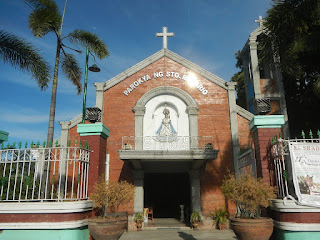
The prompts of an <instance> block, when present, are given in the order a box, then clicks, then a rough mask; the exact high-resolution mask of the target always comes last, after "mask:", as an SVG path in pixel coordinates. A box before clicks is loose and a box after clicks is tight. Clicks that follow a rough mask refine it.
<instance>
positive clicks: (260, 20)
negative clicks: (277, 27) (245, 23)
mask: <svg viewBox="0 0 320 240" xmlns="http://www.w3.org/2000/svg"><path fill="white" fill-rule="evenodd" d="M254 22H256V23H259V27H262V24H263V22H264V20H263V19H262V16H259V19H258V20H254Z"/></svg>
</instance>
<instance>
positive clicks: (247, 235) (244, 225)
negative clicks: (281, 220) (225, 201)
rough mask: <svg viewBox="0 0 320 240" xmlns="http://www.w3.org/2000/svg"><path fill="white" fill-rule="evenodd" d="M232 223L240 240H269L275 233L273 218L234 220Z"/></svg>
mask: <svg viewBox="0 0 320 240" xmlns="http://www.w3.org/2000/svg"><path fill="white" fill-rule="evenodd" d="M230 223H231V228H232V230H233V231H234V233H235V234H236V236H237V237H238V239H239V240H268V239H269V238H270V237H271V234H272V232H273V220H272V219H271V218H256V219H251V218H233V219H231V221H230Z"/></svg>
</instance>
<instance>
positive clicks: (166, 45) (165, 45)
mask: <svg viewBox="0 0 320 240" xmlns="http://www.w3.org/2000/svg"><path fill="white" fill-rule="evenodd" d="M156 37H163V39H162V43H163V48H168V42H167V37H174V33H173V32H172V33H168V32H167V27H163V28H162V33H156Z"/></svg>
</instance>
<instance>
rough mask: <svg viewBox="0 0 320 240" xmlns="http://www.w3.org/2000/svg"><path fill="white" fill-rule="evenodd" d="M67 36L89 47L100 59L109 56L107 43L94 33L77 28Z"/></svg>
mask: <svg viewBox="0 0 320 240" xmlns="http://www.w3.org/2000/svg"><path fill="white" fill-rule="evenodd" d="M67 38H69V40H70V41H71V42H72V43H74V44H76V45H80V46H83V47H88V48H89V50H90V52H91V53H94V54H95V55H96V56H98V58H99V59H103V58H105V57H107V56H109V52H108V48H107V45H106V44H105V43H104V41H103V40H102V39H101V38H99V37H98V36H97V35H96V34H94V33H91V32H88V31H84V30H81V29H76V30H74V31H73V32H71V33H69V34H68V36H67Z"/></svg>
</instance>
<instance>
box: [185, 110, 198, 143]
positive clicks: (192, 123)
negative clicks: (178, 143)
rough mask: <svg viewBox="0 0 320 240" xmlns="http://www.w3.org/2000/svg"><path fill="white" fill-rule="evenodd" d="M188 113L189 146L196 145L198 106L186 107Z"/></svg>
mask: <svg viewBox="0 0 320 240" xmlns="http://www.w3.org/2000/svg"><path fill="white" fill-rule="evenodd" d="M187 111H188V115H189V134H190V138H191V139H190V147H191V148H197V147H198V112H199V108H198V107H194V106H188V107H187Z"/></svg>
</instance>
